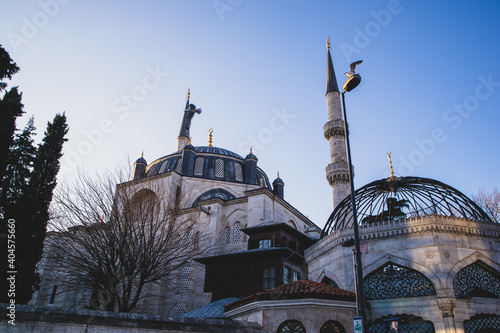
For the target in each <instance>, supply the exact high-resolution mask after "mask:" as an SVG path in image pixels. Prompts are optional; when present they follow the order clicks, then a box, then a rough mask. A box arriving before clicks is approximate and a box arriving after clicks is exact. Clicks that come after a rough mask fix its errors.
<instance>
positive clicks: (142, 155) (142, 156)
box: [141, 150, 144, 158]
mask: <svg viewBox="0 0 500 333" xmlns="http://www.w3.org/2000/svg"><path fill="white" fill-rule="evenodd" d="M141 158H144V150H143V151H142V153H141Z"/></svg>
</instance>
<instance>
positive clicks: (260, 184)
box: [260, 178, 264, 187]
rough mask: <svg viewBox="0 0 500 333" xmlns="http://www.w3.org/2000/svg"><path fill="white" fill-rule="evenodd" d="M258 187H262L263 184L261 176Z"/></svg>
mask: <svg viewBox="0 0 500 333" xmlns="http://www.w3.org/2000/svg"><path fill="white" fill-rule="evenodd" d="M260 187H264V185H262V178H261V179H260Z"/></svg>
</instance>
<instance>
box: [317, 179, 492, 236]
mask: <svg viewBox="0 0 500 333" xmlns="http://www.w3.org/2000/svg"><path fill="white" fill-rule="evenodd" d="M354 193H355V197H356V210H357V213H358V214H357V215H358V224H359V225H368V224H372V223H376V222H382V221H391V220H396V219H401V218H412V217H418V216H426V215H441V216H449V217H457V218H466V219H472V220H481V221H488V222H492V223H493V221H492V220H491V219H490V217H489V216H488V215H487V214H486V213H485V212H484V211H483V210H482V209H481V208H480V207H479V206H478V205H477V204H476V203H475V202H473V201H472V200H471V199H469V198H468V197H467V196H465V195H464V194H463V193H461V192H460V191H458V190H457V189H455V188H453V187H451V186H449V185H446V184H444V183H441V182H439V181H437V180H433V179H429V178H420V177H401V178H397V177H389V178H384V179H380V180H376V181H374V182H371V183H369V184H367V185H365V186H363V187H361V188H359V189H357V190H356V191H355V192H354ZM352 223H353V221H352V205H351V196H350V195H349V196H347V197H346V198H345V199H344V200H342V201H341V202H340V204H339V205H338V206H337V207H336V208H335V210H334V211H333V213H332V214H331V215H330V217H329V218H328V221H327V222H326V225H325V228H324V229H323V233H322V237H324V236H326V235H328V234H329V233H330V232H332V231H335V230H339V229H345V228H350V227H352Z"/></svg>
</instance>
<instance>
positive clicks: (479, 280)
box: [453, 261, 500, 298]
mask: <svg viewBox="0 0 500 333" xmlns="http://www.w3.org/2000/svg"><path fill="white" fill-rule="evenodd" d="M453 291H454V292H455V297H457V298H470V297H474V296H476V297H490V298H496V297H499V298H500V277H499V274H498V273H496V272H493V271H492V270H490V269H488V268H487V266H486V265H485V264H483V263H482V262H480V261H476V262H475V263H473V264H471V265H469V266H467V267H465V268H463V269H461V270H460V271H459V272H458V273H457V275H456V276H455V278H454V279H453Z"/></svg>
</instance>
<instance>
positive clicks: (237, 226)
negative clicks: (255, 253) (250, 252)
mask: <svg viewBox="0 0 500 333" xmlns="http://www.w3.org/2000/svg"><path fill="white" fill-rule="evenodd" d="M234 242H235V243H240V242H241V224H240V222H236V223H235V224H234Z"/></svg>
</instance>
